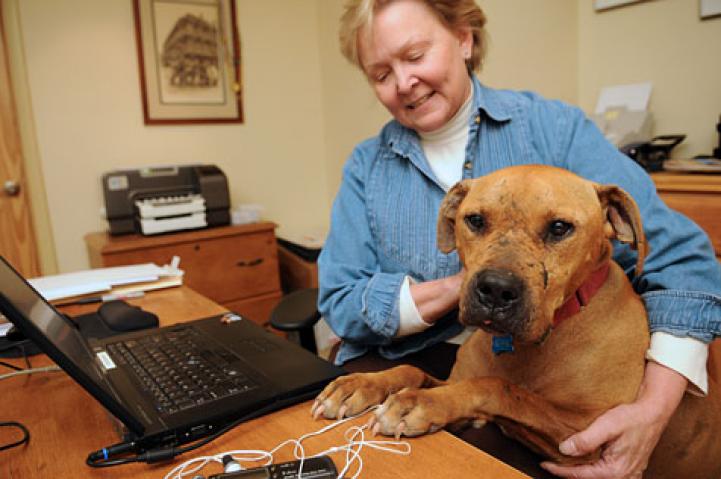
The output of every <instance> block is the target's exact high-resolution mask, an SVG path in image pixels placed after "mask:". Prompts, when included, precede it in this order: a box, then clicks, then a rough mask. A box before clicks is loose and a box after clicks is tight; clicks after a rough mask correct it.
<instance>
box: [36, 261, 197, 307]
mask: <svg viewBox="0 0 721 479" xmlns="http://www.w3.org/2000/svg"><path fill="white" fill-rule="evenodd" d="M182 275H183V271H181V270H179V269H177V265H176V267H173V265H166V266H158V265H156V264H154V263H146V264H137V265H131V266H116V267H112V268H98V269H90V270H85V271H76V272H74V273H65V274H57V275H53V276H42V277H39V278H32V279H29V280H28V282H29V283H30V284H31V285H32V286H33V287H34V288H35V289H36V290H38V292H39V293H40V294H41V295H42V296H43V297H44V298H45V299H46V300H48V301H53V300H56V299H61V298H69V297H72V296H79V295H83V294H89V293H101V292H106V291H110V290H111V289H112V288H114V287H116V286H122V285H129V284H135V283H146V282H150V281H158V280H159V279H161V278H166V277H170V276H182Z"/></svg>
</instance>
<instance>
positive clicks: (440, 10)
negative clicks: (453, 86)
mask: <svg viewBox="0 0 721 479" xmlns="http://www.w3.org/2000/svg"><path fill="white" fill-rule="evenodd" d="M418 1H419V2H421V3H424V4H426V5H427V6H428V7H429V8H430V10H431V11H432V12H433V13H434V14H435V15H436V16H437V17H438V19H439V20H440V21H441V23H443V25H445V26H446V27H447V28H448V29H450V30H452V31H457V30H459V29H461V28H470V29H471V33H472V35H473V49H472V51H471V57H470V58H469V59H468V60H466V67H467V68H468V71H476V70H480V68H481V65H482V63H483V57H484V56H485V53H486V30H485V28H484V26H485V24H486V15H485V14H484V13H483V10H481V8H480V7H479V6H478V5H476V2H475V0H418ZM393 2H394V0H348V1H347V3H346V5H345V12H344V13H343V16H342V17H341V20H340V34H339V37H340V49H341V53H343V56H344V57H346V58H347V59H348V60H349V61H350V62H351V63H353V64H354V65H356V66H358V67H359V68H360V69H361V70H362V69H363V65H361V61H360V56H359V54H358V33H359V32H360V30H361V29H363V28H364V27H370V25H371V24H372V23H373V15H374V13H375V12H377V11H378V10H380V9H382V8H383V7H385V6H387V5H389V4H391V3H393Z"/></svg>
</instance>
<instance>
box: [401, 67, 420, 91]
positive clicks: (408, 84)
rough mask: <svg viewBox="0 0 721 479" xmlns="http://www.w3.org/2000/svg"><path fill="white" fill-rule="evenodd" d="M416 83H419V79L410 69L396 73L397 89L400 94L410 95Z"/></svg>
mask: <svg viewBox="0 0 721 479" xmlns="http://www.w3.org/2000/svg"><path fill="white" fill-rule="evenodd" d="M416 83H418V79H417V78H416V77H415V75H414V74H413V72H411V71H409V70H408V69H399V70H398V71H397V72H396V88H397V89H398V93H400V94H405V93H410V91H411V90H412V89H413V87H414V86H415V85H416Z"/></svg>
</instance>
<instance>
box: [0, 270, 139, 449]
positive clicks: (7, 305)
mask: <svg viewBox="0 0 721 479" xmlns="http://www.w3.org/2000/svg"><path fill="white" fill-rule="evenodd" d="M0 260H2V262H3V263H4V264H5V266H6V267H7V268H8V269H9V270H10V271H11V272H12V273H14V274H15V276H16V277H17V280H18V281H22V282H23V283H25V285H26V286H27V287H28V288H30V290H31V291H32V293H33V294H35V295H36V296H37V297H38V299H39V300H40V301H42V302H43V303H45V304H46V305H47V306H48V307H49V308H50V309H52V311H53V313H55V314H56V315H58V317H59V318H58V319H59V320H60V321H66V322H67V321H68V320H67V319H65V318H64V317H63V316H62V313H60V312H59V311H58V310H57V309H56V308H55V307H54V306H53V305H51V304H50V303H48V302H47V301H45V298H43V297H42V295H41V294H39V293H38V292H37V290H36V289H35V288H33V286H32V285H31V284H30V283H28V282H27V281H26V280H25V278H23V277H22V275H20V273H18V272H17V270H15V268H13V267H12V265H10V263H8V262H7V260H6V259H5V258H3V257H2V256H0ZM0 288H1V286H0ZM0 312H2V314H3V315H5V317H6V318H7V319H8V320H9V321H10V322H11V323H13V324H14V325H15V326H17V328H18V329H19V330H20V332H21V333H23V334H24V335H25V337H27V338H28V339H29V340H31V341H32V342H33V343H35V344H36V345H37V346H38V348H40V350H41V351H42V352H43V353H45V354H47V355H48V357H50V359H52V360H53V361H54V362H55V363H56V364H57V365H58V366H60V368H61V369H63V370H64V371H65V372H66V373H68V375H69V376H70V377H71V378H73V379H74V380H75V381H76V382H77V383H78V384H79V385H80V386H82V387H83V389H85V390H86V391H88V392H89V393H90V394H91V395H92V396H93V397H94V398H95V399H97V400H98V402H99V403H100V404H101V405H103V407H105V408H106V409H107V410H108V411H110V413H112V414H113V415H114V416H115V417H117V418H118V419H119V420H120V421H121V422H122V423H123V424H125V425H126V426H127V427H128V428H129V429H130V430H131V431H133V432H134V433H136V434H138V435H139V436H140V435H142V434H143V432H144V431H145V428H144V427H143V424H142V423H141V422H140V421H138V420H137V419H136V418H135V417H134V416H133V415H132V414H131V413H130V411H129V410H128V409H127V408H126V407H125V406H124V405H123V404H122V403H120V402H119V401H117V400H116V398H115V397H113V395H112V394H109V393H108V392H107V391H106V390H105V388H104V387H103V386H101V385H99V384H97V382H96V381H95V380H94V379H93V378H92V377H90V376H89V375H88V374H86V373H85V371H83V369H82V368H81V367H79V366H76V365H75V363H74V362H73V361H72V359H70V358H69V357H68V356H67V355H66V354H65V353H63V351H62V350H60V349H59V348H58V347H57V346H55V344H53V342H52V341H51V340H50V339H49V338H48V337H47V336H46V335H45V334H43V333H42V332H41V331H40V329H39V328H38V327H37V326H36V325H35V324H34V323H33V322H32V321H31V320H30V319H29V318H26V317H25V316H24V315H23V313H21V312H20V311H19V310H18V309H17V307H15V305H14V304H13V302H12V300H11V299H10V298H8V297H7V296H6V295H5V293H4V292H2V291H0ZM72 330H73V334H77V335H79V336H80V342H81V343H82V344H84V345H85V347H86V351H87V355H88V361H92V362H94V361H95V359H94V357H93V356H92V354H91V352H90V350H89V349H87V342H86V340H85V338H84V337H82V335H81V334H80V331H78V329H77V328H76V327H73V328H72ZM108 387H109V386H108Z"/></svg>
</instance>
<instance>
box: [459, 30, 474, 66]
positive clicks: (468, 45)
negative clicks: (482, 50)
mask: <svg viewBox="0 0 721 479" xmlns="http://www.w3.org/2000/svg"><path fill="white" fill-rule="evenodd" d="M456 36H457V37H458V42H459V43H458V46H459V47H460V49H461V52H462V54H463V58H464V59H465V60H468V59H469V58H471V55H472V54H473V32H472V31H471V29H470V27H461V28H459V29H458V30H457V31H456Z"/></svg>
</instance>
